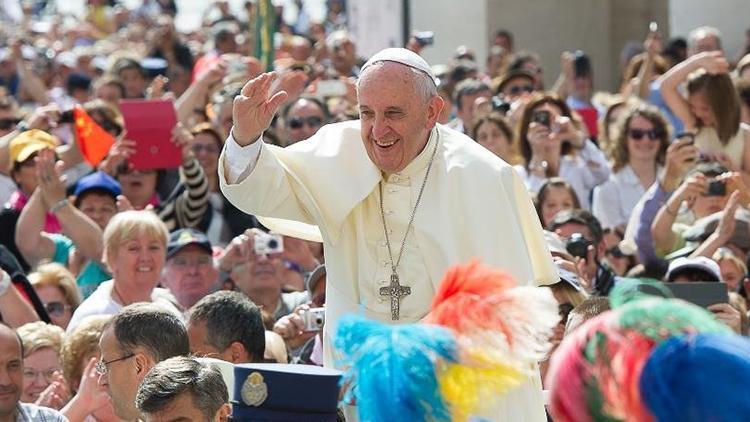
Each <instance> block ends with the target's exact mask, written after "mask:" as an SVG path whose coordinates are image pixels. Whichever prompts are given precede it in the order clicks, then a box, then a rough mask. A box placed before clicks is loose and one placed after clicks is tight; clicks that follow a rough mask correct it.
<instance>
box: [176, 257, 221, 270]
mask: <svg viewBox="0 0 750 422" xmlns="http://www.w3.org/2000/svg"><path fill="white" fill-rule="evenodd" d="M212 262H213V258H211V257H210V256H208V255H203V256H199V257H197V258H195V259H188V258H186V257H184V256H176V257H174V258H172V259H171V260H170V263H171V264H172V265H174V266H176V267H192V266H193V265H197V266H199V267H205V266H207V265H209V264H211V263H212Z"/></svg>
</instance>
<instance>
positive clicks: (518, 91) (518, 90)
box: [508, 85, 534, 95]
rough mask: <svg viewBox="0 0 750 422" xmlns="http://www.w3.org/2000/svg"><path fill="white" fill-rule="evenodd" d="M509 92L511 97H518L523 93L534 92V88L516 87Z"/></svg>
mask: <svg viewBox="0 0 750 422" xmlns="http://www.w3.org/2000/svg"><path fill="white" fill-rule="evenodd" d="M508 92H509V93H510V94H511V95H518V94H521V93H523V92H534V87H533V86H531V85H516V86H513V87H511V88H510V90H508Z"/></svg>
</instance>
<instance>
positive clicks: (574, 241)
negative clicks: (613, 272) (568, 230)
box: [565, 233, 593, 258]
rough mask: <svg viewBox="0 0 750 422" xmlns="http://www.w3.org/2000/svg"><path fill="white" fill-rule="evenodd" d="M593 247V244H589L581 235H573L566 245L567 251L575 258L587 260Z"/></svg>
mask: <svg viewBox="0 0 750 422" xmlns="http://www.w3.org/2000/svg"><path fill="white" fill-rule="evenodd" d="M591 245H593V243H591V242H589V241H588V240H587V239H586V238H585V237H583V235H582V234H581V233H573V234H572V235H570V238H569V239H568V241H567V242H566V243H565V250H567V251H568V253H569V254H571V255H573V256H574V257H578V258H586V257H587V256H588V251H589V246H591Z"/></svg>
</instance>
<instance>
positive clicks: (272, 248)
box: [253, 233, 284, 255]
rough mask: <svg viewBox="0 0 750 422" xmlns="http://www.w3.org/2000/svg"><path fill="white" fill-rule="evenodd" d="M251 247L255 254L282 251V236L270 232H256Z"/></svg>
mask: <svg viewBox="0 0 750 422" xmlns="http://www.w3.org/2000/svg"><path fill="white" fill-rule="evenodd" d="M253 249H254V250H255V254H256V255H269V254H273V253H281V252H284V237H283V236H281V235H280V234H271V233H262V234H256V235H255V238H254V239H253Z"/></svg>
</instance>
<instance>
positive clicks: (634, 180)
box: [591, 164, 662, 228]
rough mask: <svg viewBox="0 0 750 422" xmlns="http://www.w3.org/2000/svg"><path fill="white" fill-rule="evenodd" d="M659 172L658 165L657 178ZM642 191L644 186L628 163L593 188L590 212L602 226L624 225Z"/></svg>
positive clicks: (644, 190) (644, 188) (643, 191)
mask: <svg viewBox="0 0 750 422" xmlns="http://www.w3.org/2000/svg"><path fill="white" fill-rule="evenodd" d="M661 173H662V169H661V167H659V168H658V169H657V171H656V174H657V178H658V176H659V175H660V174H661ZM644 193H646V187H644V186H643V184H641V181H640V179H638V176H637V175H636V174H635V172H634V171H633V168H632V167H631V166H630V164H628V165H626V166H625V167H623V168H622V169H621V170H620V171H618V172H617V173H614V174H613V175H612V176H610V178H609V180H608V181H607V182H605V183H604V184H602V185H599V186H598V187H596V188H595V189H594V200H593V202H592V205H591V212H592V213H593V214H594V217H596V218H597V219H598V220H599V223H601V225H602V227H603V228H610V227H616V226H623V227H624V226H626V225H627V224H628V220H629V219H630V215H631V214H632V212H633V209H634V208H635V205H636V204H637V203H638V201H639V200H640V199H641V197H642V196H643V194H644Z"/></svg>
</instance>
